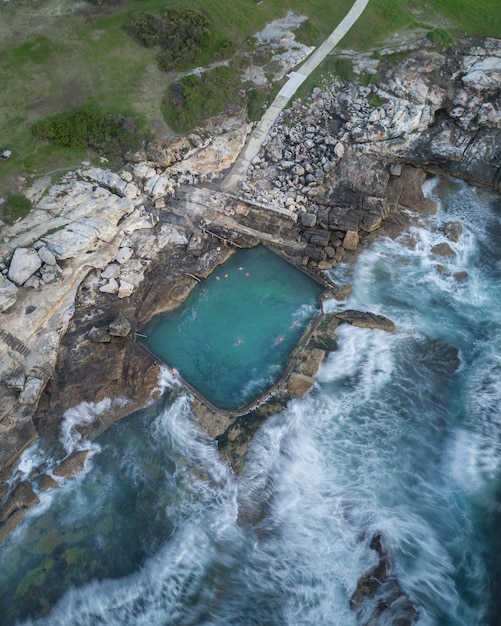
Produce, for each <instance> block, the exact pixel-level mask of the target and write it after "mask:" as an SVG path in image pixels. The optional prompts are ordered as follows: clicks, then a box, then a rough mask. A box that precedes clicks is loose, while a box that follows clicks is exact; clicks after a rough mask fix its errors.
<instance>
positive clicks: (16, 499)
mask: <svg viewBox="0 0 501 626" xmlns="http://www.w3.org/2000/svg"><path fill="white" fill-rule="evenodd" d="M39 502H40V500H39V499H38V496H37V494H36V493H35V492H34V491H33V487H32V486H31V483H29V482H26V481H23V482H20V483H19V484H18V485H17V487H16V488H15V489H14V491H13V492H12V493H11V495H10V496H9V498H8V500H7V503H6V505H5V506H4V507H3V510H2V514H1V515H0V522H5V521H7V520H8V519H9V518H10V517H11V516H12V514H13V513H14V512H15V511H18V510H19V509H30V508H31V507H32V506H35V504H38V503H39Z"/></svg>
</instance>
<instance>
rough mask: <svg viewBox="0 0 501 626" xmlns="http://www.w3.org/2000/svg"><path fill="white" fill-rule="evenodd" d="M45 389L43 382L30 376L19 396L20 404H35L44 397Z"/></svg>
mask: <svg viewBox="0 0 501 626" xmlns="http://www.w3.org/2000/svg"><path fill="white" fill-rule="evenodd" d="M43 388H44V382H43V380H41V379H40V378H36V377H35V376H28V377H27V378H26V382H25V384H24V387H23V390H22V391H21V393H20V395H19V404H35V403H36V402H38V400H39V398H40V396H41V395H42V391H43Z"/></svg>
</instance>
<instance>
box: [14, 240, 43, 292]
mask: <svg viewBox="0 0 501 626" xmlns="http://www.w3.org/2000/svg"><path fill="white" fill-rule="evenodd" d="M41 265H42V260H41V259H40V257H39V256H38V253H37V251H36V250H35V249H34V248H16V250H15V251H14V255H13V256H12V260H11V262H10V267H9V273H8V274H7V276H8V278H9V279H10V280H11V281H12V282H14V283H16V284H18V285H23V284H24V283H25V282H26V281H27V280H28V278H29V277H30V276H32V275H33V274H34V273H35V272H36V271H37V270H38V269H39V268H40V267H41Z"/></svg>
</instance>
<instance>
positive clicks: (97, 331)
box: [88, 326, 111, 343]
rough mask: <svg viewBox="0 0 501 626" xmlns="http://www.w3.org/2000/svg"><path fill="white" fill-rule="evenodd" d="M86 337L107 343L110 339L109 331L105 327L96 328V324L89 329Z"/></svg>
mask: <svg viewBox="0 0 501 626" xmlns="http://www.w3.org/2000/svg"><path fill="white" fill-rule="evenodd" d="M88 337H89V339H90V340H91V341H93V342H94V343H109V342H110V341H111V337H110V334H109V332H108V331H107V330H106V329H105V328H97V327H96V326H93V327H92V328H91V329H90V330H89V334H88Z"/></svg>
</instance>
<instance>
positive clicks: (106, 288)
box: [99, 278, 118, 293]
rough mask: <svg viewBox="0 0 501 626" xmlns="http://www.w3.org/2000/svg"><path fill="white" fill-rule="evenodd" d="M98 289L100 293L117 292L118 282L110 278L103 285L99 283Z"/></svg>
mask: <svg viewBox="0 0 501 626" xmlns="http://www.w3.org/2000/svg"><path fill="white" fill-rule="evenodd" d="M99 291H101V292H102V293H117V292H118V283H117V281H116V280H115V279H114V278H110V280H109V281H108V282H107V283H106V284H105V285H101V287H99Z"/></svg>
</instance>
